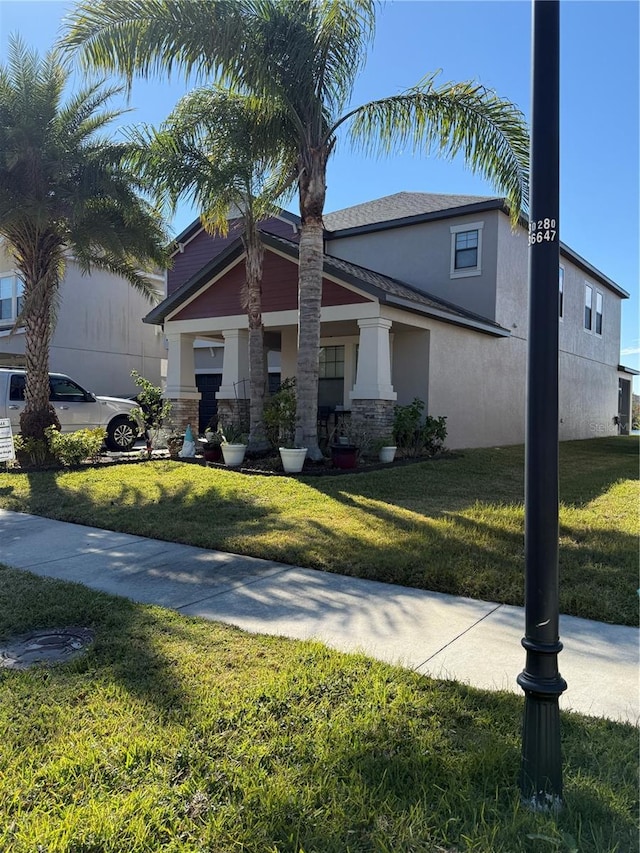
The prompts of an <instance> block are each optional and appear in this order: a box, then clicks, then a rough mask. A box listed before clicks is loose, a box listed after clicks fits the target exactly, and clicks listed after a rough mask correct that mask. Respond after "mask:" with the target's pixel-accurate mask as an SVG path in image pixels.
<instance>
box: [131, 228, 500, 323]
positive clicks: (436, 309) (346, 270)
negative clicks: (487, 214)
mask: <svg viewBox="0 0 640 853" xmlns="http://www.w3.org/2000/svg"><path fill="white" fill-rule="evenodd" d="M260 236H261V239H262V242H263V243H264V245H265V247H266V248H267V249H272V250H274V251H277V252H279V253H280V254H283V255H285V256H287V257H289V258H290V259H291V261H292V263H296V264H297V263H298V249H299V247H298V244H297V243H294V242H292V241H291V240H287V239H285V238H284V237H276V236H275V235H273V234H267V233H264V232H263V233H261V235H260ZM243 253H244V247H243V244H242V240H241V239H240V238H238V239H237V240H234V242H233V243H231V244H230V245H229V246H228V247H227V248H226V249H225V250H224V251H223V252H221V253H220V254H219V255H218V256H216V257H215V258H214V259H213V260H212V261H211V262H210V263H208V264H206V265H205V266H204V267H203V268H202V269H201V270H200V271H199V272H198V273H196V274H195V275H194V276H192V277H191V278H190V279H189V280H188V281H186V282H185V283H184V284H183V285H182V287H180V288H179V289H178V290H176V291H175V292H174V293H172V294H171V295H170V296H169V297H167V298H166V299H164V300H163V301H162V302H160V304H159V305H157V306H156V307H155V308H153V309H152V310H151V311H150V312H149V313H148V314H147V315H146V317H144V318H143V322H145V323H151V324H156V325H161V324H162V323H163V322H164V320H165V319H166V317H167V316H169V315H170V314H172V313H174V312H175V311H176V310H177V309H179V308H180V306H181V305H182V304H183V303H184V302H186V301H187V300H188V299H190V298H191V297H192V296H193V295H194V294H196V293H197V292H198V291H199V290H201V289H202V288H203V287H205V286H206V284H207V282H208V281H210V280H211V279H212V278H214V277H215V276H218V275H219V274H220V273H222V272H223V271H224V269H225V267H227V266H229V265H230V264H232V263H233V262H235V261H237V259H238V258H239V257H241V256H242V255H243ZM323 273H324V275H326V276H331V277H332V278H335V279H337V280H338V281H339V282H344V283H345V284H349V285H351V286H352V287H355V288H357V289H358V290H360V291H362V292H363V293H366V294H367V295H369V296H372V297H374V298H376V299H377V300H378V301H379V302H380V303H381V304H383V305H388V306H390V307H393V308H397V309H400V310H404V311H409V312H412V313H418V314H422V315H425V316H428V317H433V318H434V319H437V320H440V321H441V322H444V323H452V324H454V325H456V326H464V327H466V328H469V329H473V330H474V331H479V332H483V333H485V334H489V335H493V336H497V337H506V336H508V335H509V334H510V332H509V330H508V329H505V328H504V327H503V326H500V325H499V324H498V323H495V322H494V321H493V320H490V319H488V318H486V317H482V316H480V315H478V314H474V313H472V312H471V311H466V310H464V309H463V308H460V307H459V306H456V305H453V304H452V303H450V302H446V301H445V300H443V299H440V298H438V297H435V296H433V295H431V294H429V293H426V292H424V291H421V290H418V289H417V288H415V287H413V286H412V285H409V284H407V283H406V282H402V281H400V280H398V279H394V278H391V277H390V276H386V275H382V274H381V273H378V272H375V270H370V269H367V268H366V267H361V266H358V265H357V264H353V263H351V262H350V261H346V260H343V259H342V258H336V257H333V256H332V255H327V254H325V255H323Z"/></svg>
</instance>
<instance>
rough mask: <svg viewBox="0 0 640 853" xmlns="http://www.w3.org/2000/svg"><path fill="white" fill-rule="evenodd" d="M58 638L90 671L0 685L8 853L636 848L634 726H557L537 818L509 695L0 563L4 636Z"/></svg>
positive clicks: (55, 671)
mask: <svg viewBox="0 0 640 853" xmlns="http://www.w3.org/2000/svg"><path fill="white" fill-rule="evenodd" d="M145 468H146V466H145ZM148 470H149V471H152V470H153V468H151V467H149V468H148ZM167 470H168V471H174V470H180V469H179V468H177V466H172V467H170V468H168V469H167ZM60 625H77V626H85V627H89V628H92V629H93V630H94V631H95V634H96V640H95V643H94V645H93V646H92V647H91V648H90V649H89V651H88V653H87V654H86V656H84V657H83V658H79V659H76V660H75V661H71V662H69V663H67V664H64V665H59V666H55V667H50V668H45V667H35V668H32V669H29V670H26V671H23V672H16V671H9V670H6V669H5V670H2V669H0V744H1V746H0V849H1V850H3V851H6V853H35V851H46V853H123V851H126V853H157V851H166V853H202V851H215V853H304V851H306V853H373V851H375V853H455V852H456V851H477V852H478V853H521V851H522V853H547V851H548V853H569V851H577V850H579V851H580V853H635V852H636V851H637V850H638V833H637V825H636V817H637V814H638V803H637V790H638V788H637V768H638V751H637V729H635V728H634V727H633V726H631V725H622V724H615V723H612V722H608V721H605V720H599V719H594V718H587V717H583V716H580V715H578V714H565V713H563V715H562V737H563V762H564V789H565V798H564V799H565V807H564V809H563V811H561V812H560V814H559V815H557V816H553V815H543V814H534V813H531V812H529V811H527V810H526V809H525V808H523V807H522V805H521V803H520V798H519V792H518V789H517V777H518V769H519V765H520V727H521V715H522V699H521V698H520V697H516V696H513V695H511V694H507V693H498V694H496V693H485V692H481V691H478V690H474V689H472V688H469V687H464V686H461V685H459V684H456V683H454V682H440V681H435V680H432V679H429V678H426V677H424V676H420V675H417V674H416V673H412V672H409V671H406V670H403V669H400V668H395V667H392V666H389V665H386V664H383V663H379V662H376V661H372V660H369V659H367V658H365V657H363V656H356V655H345V654H340V653H338V652H333V651H330V650H328V649H326V648H324V647H323V646H321V645H320V644H316V643H310V642H305V643H299V642H293V641H290V640H286V639H282V638H274V637H265V636H252V635H249V634H245V633H243V632H241V631H239V630H237V629H234V628H230V627H226V626H222V625H218V624H212V623H207V622H204V621H201V620H197V619H188V618H185V617H182V616H179V615H178V614H176V613H173V612H170V611H167V610H163V609H161V608H155V607H145V606H140V605H136V604H134V603H132V602H130V601H128V600H126V599H118V598H114V597H111V596H108V595H105V594H102V593H96V592H93V591H91V590H89V589H87V588H85V587H82V586H80V585H75V584H68V583H62V582H60V581H54V580H51V579H43V578H37V577H35V576H33V575H30V574H29V573H27V572H18V571H14V570H10V569H7V568H3V567H1V566H0V638H6V637H7V636H8V635H10V634H12V633H14V632H21V631H24V630H26V629H28V628H33V627H54V626H60Z"/></svg>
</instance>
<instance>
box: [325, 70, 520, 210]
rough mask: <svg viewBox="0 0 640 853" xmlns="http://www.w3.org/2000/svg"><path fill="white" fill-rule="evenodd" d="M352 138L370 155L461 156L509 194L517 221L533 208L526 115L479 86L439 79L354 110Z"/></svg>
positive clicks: (475, 169) (430, 80)
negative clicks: (409, 152)
mask: <svg viewBox="0 0 640 853" xmlns="http://www.w3.org/2000/svg"><path fill="white" fill-rule="evenodd" d="M347 120H350V122H351V124H350V129H349V130H350V139H351V142H352V143H353V144H354V146H355V147H357V148H359V149H360V150H361V151H363V152H365V153H367V154H374V155H375V154H389V153H391V152H393V151H399V150H407V149H409V150H412V151H413V152H414V153H417V154H432V153H435V154H438V155H440V156H443V157H446V158H449V159H450V158H453V157H455V156H456V155H458V154H460V155H462V156H463V157H464V160H465V163H466V164H467V166H468V167H469V168H470V169H471V171H473V172H478V173H480V174H482V175H483V176H484V177H486V178H487V179H488V180H489V181H491V182H492V183H493V185H494V186H495V187H496V189H497V190H498V191H499V192H501V193H504V194H505V195H506V197H507V200H508V202H509V206H510V212H511V218H512V221H517V219H518V216H519V215H520V213H521V211H522V210H524V209H525V208H526V206H527V204H528V171H529V169H528V164H529V134H528V130H527V125H526V122H525V119H524V116H523V114H522V113H521V111H520V110H519V109H518V108H517V107H516V106H515V105H514V104H512V103H511V102H510V101H507V100H504V99H503V98H500V97H499V96H498V95H497V94H496V93H495V92H493V91H491V90H489V89H486V88H484V87H483V86H481V85H480V84H478V83H475V82H466V83H446V84H445V85H443V86H438V87H436V86H435V75H434V76H430V77H427V78H425V80H423V81H422V82H421V83H420V84H419V85H418V86H416V87H415V88H414V89H410V90H408V91H407V92H403V93H401V94H399V95H396V96H393V97H390V98H384V99H382V100H379V101H373V102H371V103H369V104H365V105H364V106H361V107H359V108H358V109H356V110H353V111H352V112H350V113H349V114H347V115H346V116H344V117H343V119H342V120H341V122H340V123H342V122H343V121H347Z"/></svg>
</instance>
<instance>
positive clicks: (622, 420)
mask: <svg viewBox="0 0 640 853" xmlns="http://www.w3.org/2000/svg"><path fill="white" fill-rule="evenodd" d="M630 410H631V380H630V379H618V427H619V431H620V435H629V412H630Z"/></svg>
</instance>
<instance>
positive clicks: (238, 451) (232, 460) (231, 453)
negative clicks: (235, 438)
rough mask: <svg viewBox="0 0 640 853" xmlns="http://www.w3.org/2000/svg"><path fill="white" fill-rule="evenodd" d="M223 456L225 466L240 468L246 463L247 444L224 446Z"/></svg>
mask: <svg viewBox="0 0 640 853" xmlns="http://www.w3.org/2000/svg"><path fill="white" fill-rule="evenodd" d="M220 446H221V447H222V455H223V456H224V464H225V465H226V466H227V467H228V468H239V467H240V465H242V463H243V462H244V454H245V453H246V452H247V445H246V444H222V445H220Z"/></svg>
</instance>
